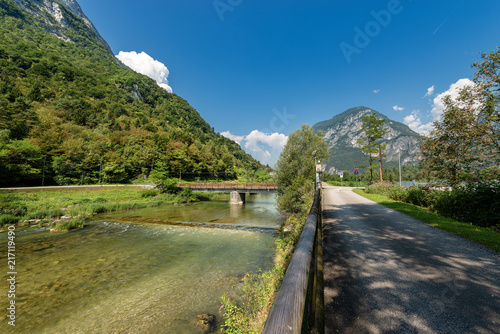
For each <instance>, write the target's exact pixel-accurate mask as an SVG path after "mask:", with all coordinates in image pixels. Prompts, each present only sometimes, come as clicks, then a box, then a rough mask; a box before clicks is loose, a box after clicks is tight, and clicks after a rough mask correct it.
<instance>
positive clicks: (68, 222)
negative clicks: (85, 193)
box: [52, 217, 85, 232]
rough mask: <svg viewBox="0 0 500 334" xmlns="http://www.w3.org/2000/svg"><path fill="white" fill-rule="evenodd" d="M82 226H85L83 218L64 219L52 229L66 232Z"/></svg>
mask: <svg viewBox="0 0 500 334" xmlns="http://www.w3.org/2000/svg"><path fill="white" fill-rule="evenodd" d="M84 226H85V218H81V217H80V218H73V219H65V220H63V221H59V222H57V223H56V225H55V226H54V227H53V228H52V229H53V230H55V231H59V232H67V231H70V230H73V229H75V228H80V227H84Z"/></svg>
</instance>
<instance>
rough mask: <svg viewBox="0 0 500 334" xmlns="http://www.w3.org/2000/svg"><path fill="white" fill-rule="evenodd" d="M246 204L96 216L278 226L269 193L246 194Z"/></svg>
mask: <svg viewBox="0 0 500 334" xmlns="http://www.w3.org/2000/svg"><path fill="white" fill-rule="evenodd" d="M246 201H247V202H246V204H245V205H229V204H228V201H227V200H223V201H210V202H200V203H191V204H179V205H169V206H162V207H157V208H145V209H139V210H133V211H128V212H116V213H108V214H102V215H99V216H97V217H96V218H97V219H114V220H119V221H130V222H155V223H179V222H182V223H195V224H204V225H210V226H211V225H214V224H215V226H219V227H221V225H223V227H252V228H272V229H276V228H278V227H279V215H278V213H277V212H276V209H275V198H274V195H272V194H254V195H249V194H247V196H246Z"/></svg>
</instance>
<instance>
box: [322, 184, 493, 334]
mask: <svg viewBox="0 0 500 334" xmlns="http://www.w3.org/2000/svg"><path fill="white" fill-rule="evenodd" d="M323 205H324V236H323V238H324V239H323V245H324V261H325V263H324V279H325V313H326V319H325V321H326V333H356V334H362V333H447V334H448V333H451V334H460V333H500V257H499V255H498V253H496V252H494V251H491V250H489V249H487V248H484V247H482V246H479V245H477V244H475V243H472V242H469V241H466V240H464V239H462V238H460V237H456V236H454V235H452V234H450V233H447V232H445V231H442V230H440V229H437V228H435V227H432V226H429V225H427V224H425V223H423V222H421V221H419V220H416V219H413V218H411V217H408V216H406V215H404V214H401V213H399V212H396V211H393V210H391V209H388V208H386V207H384V206H382V205H379V204H376V203H374V202H371V201H369V200H367V199H365V198H363V197H361V196H359V195H357V194H355V193H353V192H352V191H351V190H346V189H342V190H340V189H339V188H333V187H329V186H325V191H324V204H323Z"/></svg>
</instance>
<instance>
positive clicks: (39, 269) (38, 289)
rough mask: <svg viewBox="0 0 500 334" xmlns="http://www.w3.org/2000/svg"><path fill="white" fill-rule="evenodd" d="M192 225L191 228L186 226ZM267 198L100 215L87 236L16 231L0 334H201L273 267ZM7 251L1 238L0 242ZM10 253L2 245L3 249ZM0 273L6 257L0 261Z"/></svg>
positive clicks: (275, 217) (275, 218)
mask: <svg viewBox="0 0 500 334" xmlns="http://www.w3.org/2000/svg"><path fill="white" fill-rule="evenodd" d="M184 223H188V225H182V224H184ZM279 224H280V220H279V214H278V213H277V211H276V209H275V199H274V195H272V194H257V195H248V194H247V204H245V205H243V206H234V205H233V206H232V205H229V204H228V202H227V200H224V201H210V202H201V203H191V204H180V205H168V206H161V207H156V208H147V209H140V210H132V211H125V212H118V213H112V214H103V215H98V216H95V217H94V218H93V220H92V221H91V222H89V224H88V226H86V227H85V228H83V229H79V230H75V231H71V232H68V233H50V232H49V231H48V228H40V227H31V228H27V229H24V230H21V229H19V230H18V231H16V270H17V275H16V322H15V324H16V326H15V328H13V327H12V326H9V325H8V323H7V321H8V319H7V318H6V317H5V316H6V315H7V311H6V309H7V307H8V299H7V298H6V296H5V295H6V293H7V291H8V285H7V283H6V282H5V279H4V280H3V281H4V282H3V283H2V284H1V288H2V295H3V296H4V297H2V298H0V307H1V312H0V313H1V315H2V320H1V321H2V323H1V324H0V332H2V333H41V334H42V333H51V334H53V333H72V334H74V333H181V334H182V333H202V331H201V330H200V329H199V328H197V327H196V324H195V317H196V315H197V314H201V313H210V314H214V315H216V316H217V319H218V322H219V325H220V321H221V320H222V315H221V314H220V313H219V306H220V297H221V296H222V295H223V294H224V293H235V291H237V289H238V287H240V286H241V285H242V282H241V279H242V278H243V276H244V275H245V274H246V273H249V272H256V271H258V270H259V269H262V270H267V269H270V268H271V267H272V265H273V256H274V243H273V233H274V232H273V231H274V230H275V229H276V228H278V227H279ZM0 237H1V240H2V242H1V243H0V244H1V245H6V242H5V241H6V240H7V233H5V232H4V233H1V234H0ZM5 247H6V246H5ZM0 256H1V258H0V268H3V271H4V274H5V273H6V272H7V258H6V254H5V252H4V250H2V252H1V253H0Z"/></svg>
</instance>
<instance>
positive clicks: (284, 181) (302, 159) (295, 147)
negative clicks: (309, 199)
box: [276, 124, 329, 213]
mask: <svg viewBox="0 0 500 334" xmlns="http://www.w3.org/2000/svg"><path fill="white" fill-rule="evenodd" d="M328 154H329V153H328V147H327V145H326V142H325V141H324V140H323V135H322V133H317V134H315V133H314V130H313V129H312V127H311V126H309V125H307V124H303V125H302V127H301V128H300V129H298V130H295V131H294V132H292V133H291V134H290V136H289V137H288V141H287V143H286V145H285V147H284V148H283V151H282V152H281V154H280V157H279V159H278V162H277V163H276V182H277V183H278V193H279V195H280V196H279V197H278V209H279V210H280V211H285V212H289V213H296V212H299V211H300V209H301V206H302V205H303V204H304V200H305V197H304V196H305V195H306V194H308V193H310V191H311V190H312V189H313V185H314V180H315V164H316V162H315V159H316V160H325V159H326V158H327V157H328Z"/></svg>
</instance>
